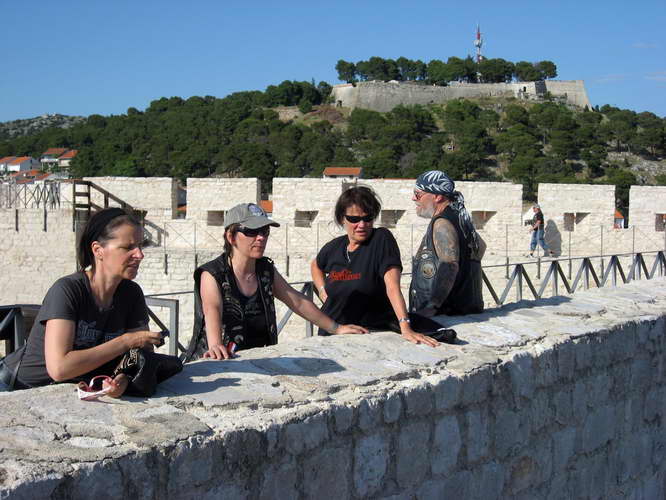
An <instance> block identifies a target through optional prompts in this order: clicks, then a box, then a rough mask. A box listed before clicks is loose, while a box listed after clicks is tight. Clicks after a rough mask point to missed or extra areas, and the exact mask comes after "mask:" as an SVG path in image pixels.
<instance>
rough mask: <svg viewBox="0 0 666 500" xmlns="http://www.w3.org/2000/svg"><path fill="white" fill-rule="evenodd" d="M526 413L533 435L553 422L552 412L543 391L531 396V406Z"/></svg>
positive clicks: (546, 394)
mask: <svg viewBox="0 0 666 500" xmlns="http://www.w3.org/2000/svg"><path fill="white" fill-rule="evenodd" d="M528 411H529V414H530V420H531V423H532V432H533V433H534V434H537V433H538V432H539V431H540V430H541V429H543V428H544V427H545V426H546V425H548V424H550V423H552V422H553V420H554V419H553V411H552V409H551V408H550V406H549V404H548V393H547V392H546V391H545V390H539V391H538V392H536V393H535V394H534V395H533V396H532V404H531V405H530V408H529V410H528Z"/></svg>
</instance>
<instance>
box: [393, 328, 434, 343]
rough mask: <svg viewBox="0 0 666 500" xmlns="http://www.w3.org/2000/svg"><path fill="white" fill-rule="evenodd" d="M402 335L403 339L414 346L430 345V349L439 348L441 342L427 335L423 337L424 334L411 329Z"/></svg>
mask: <svg viewBox="0 0 666 500" xmlns="http://www.w3.org/2000/svg"><path fill="white" fill-rule="evenodd" d="M401 335H402V338H403V339H405V340H407V341H409V342H412V343H413V344H425V345H429V346H430V347H437V346H438V345H439V342H437V341H436V340H435V339H433V338H432V337H428V336H427V335H423V334H422V333H416V332H415V331H414V330H412V329H411V328H410V329H409V330H407V331H405V332H403V333H401Z"/></svg>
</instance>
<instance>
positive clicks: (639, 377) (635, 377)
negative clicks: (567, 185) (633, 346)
mask: <svg viewBox="0 0 666 500" xmlns="http://www.w3.org/2000/svg"><path fill="white" fill-rule="evenodd" d="M650 376H651V367H650V361H649V360H648V359H647V358H639V359H634V361H633V363H631V385H632V387H647V386H649V385H650Z"/></svg>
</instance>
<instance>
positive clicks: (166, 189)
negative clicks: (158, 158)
mask: <svg viewBox="0 0 666 500" xmlns="http://www.w3.org/2000/svg"><path fill="white" fill-rule="evenodd" d="M83 180H85V181H90V182H92V183H94V184H96V185H98V186H99V187H101V188H102V189H105V190H106V191H108V192H109V193H111V194H112V195H114V196H116V197H118V198H120V199H121V200H123V201H124V202H126V203H129V204H130V205H131V206H133V207H134V208H135V209H138V210H145V211H146V218H148V219H151V220H159V221H162V220H164V219H173V218H174V217H175V214H176V208H177V197H176V180H175V179H172V178H171V177H85V178H84V179H83ZM91 201H92V202H93V203H95V204H97V205H99V206H104V197H103V195H102V194H101V193H99V192H97V191H95V190H93V191H92V200H91ZM110 204H111V205H112V206H116V205H117V203H115V202H113V201H111V203H110Z"/></svg>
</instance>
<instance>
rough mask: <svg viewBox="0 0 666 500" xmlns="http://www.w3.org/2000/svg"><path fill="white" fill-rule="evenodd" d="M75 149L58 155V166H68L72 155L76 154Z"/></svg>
mask: <svg viewBox="0 0 666 500" xmlns="http://www.w3.org/2000/svg"><path fill="white" fill-rule="evenodd" d="M78 152H79V151H78V150H77V149H70V150H69V151H67V152H66V153H65V154H63V155H61V156H59V157H58V166H59V167H60V168H65V167H69V164H70V163H72V160H73V159H74V157H75V156H76V155H77V154H78Z"/></svg>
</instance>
